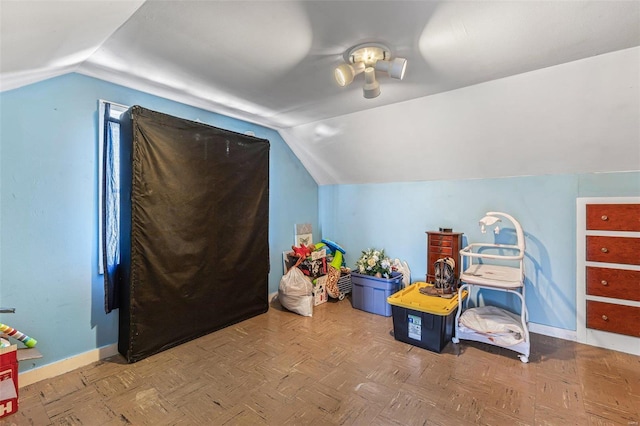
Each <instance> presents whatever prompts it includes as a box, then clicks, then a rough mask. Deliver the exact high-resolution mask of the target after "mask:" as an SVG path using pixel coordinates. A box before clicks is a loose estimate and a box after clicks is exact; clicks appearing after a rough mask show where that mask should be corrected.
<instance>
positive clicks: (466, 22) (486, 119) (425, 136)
mask: <svg viewBox="0 0 640 426" xmlns="http://www.w3.org/2000/svg"><path fill="white" fill-rule="evenodd" d="M0 7H1V8H0V14H1V25H2V26H1V28H0V31H1V32H0V36H1V45H0V49H1V50H0V72H1V76H0V77H1V78H0V84H1V89H2V90H3V91H4V90H10V89H13V88H18V87H21V86H23V85H26V84H30V83H33V82H36V81H40V80H43V79H46V78H50V77H53V76H56V75H60V74H64V73H68V72H78V73H82V74H86V75H90V76H94V77H97V78H100V79H103V80H107V81H111V82H114V83H118V84H121V85H124V86H127V87H131V88H134V89H138V90H143V91H146V92H149V93H153V94H156V95H159V96H163V97H166V98H169V99H174V100H177V101H180V102H184V103H188V104H191V105H194V106H197V107H200V108H203V109H206V110H210V111H215V112H219V113H221V114H225V115H229V116H232V117H236V118H240V119H243V120H247V121H250V122H255V123H258V124H262V125H265V126H268V127H272V128H275V129H277V130H279V131H280V133H281V135H282V136H283V138H284V139H285V140H286V142H287V143H288V144H289V145H290V146H291V148H292V149H293V151H294V152H295V153H296V155H298V157H299V158H300V159H301V161H302V162H303V164H305V166H306V167H307V169H308V170H309V171H310V173H311V174H312V175H313V176H314V178H315V179H316V181H317V182H318V183H319V184H332V183H363V182H389V181H416V180H432V179H456V178H478V177H491V176H512V175H523V174H545V173H567V172H593V171H616V170H631V169H640V151H639V150H640V148H638V147H639V146H640V140H639V138H640V135H639V133H640V130H639V129H640V125H638V118H637V116H638V115H640V106H639V105H640V84H639V83H640V81H639V80H640V74H639V73H640V71H639V69H640V67H639V64H638V62H639V61H640V59H639V50H638V46H639V45H640V2H637V1H510V2H503V1H473V2H458V1H397V0H396V1H365V0H363V1H269V0H265V1H190V0H183V1H156V0H147V1H55V0H53V1H52V0H49V1H7V0H0ZM368 41H376V42H383V43H385V44H387V45H388V46H389V47H390V48H391V50H392V53H393V54H394V55H396V56H400V57H404V58H406V59H407V60H408V67H407V73H406V77H405V79H404V80H403V81H398V80H392V79H389V78H387V77H385V76H384V75H380V76H379V81H380V85H381V90H382V94H381V95H380V96H379V97H377V98H375V99H364V98H363V97H362V76H359V77H357V78H356V81H354V83H353V84H352V85H350V86H348V87H346V88H340V87H339V86H338V85H337V84H336V83H335V82H334V80H333V69H334V68H335V67H336V66H337V65H338V64H340V63H341V62H342V60H343V57H342V55H343V53H344V52H345V50H347V49H348V48H350V47H352V46H354V45H356V44H358V43H362V42H368ZM601 80H603V81H606V84H602V85H600V84H598V83H597V82H598V81H601ZM594 82H596V84H594ZM611 111H617V112H619V114H610V113H611ZM605 121H606V123H605ZM610 129H614V131H613V132H610V131H609V130H610ZM605 133H609V135H608V136H607V137H608V138H609V140H608V141H607V143H608V145H609V146H608V148H611V146H613V154H615V156H614V155H610V156H608V157H607V158H606V159H604V158H603V155H602V152H603V150H602V138H603V137H605ZM611 133H613V134H611ZM607 152H608V153H611V152H612V151H611V149H609V150H607ZM443 158H455V159H456V166H455V167H445V166H444V165H443V164H442V161H440V162H438V160H441V159H443ZM427 164H428V166H426V165H427Z"/></svg>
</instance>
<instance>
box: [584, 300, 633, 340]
mask: <svg viewBox="0 0 640 426" xmlns="http://www.w3.org/2000/svg"><path fill="white" fill-rule="evenodd" d="M639 324H640V308H637V307H635V306H624V305H615V304H613V303H603V302H594V301H593V300H587V327H588V328H593V329H596V330H602V331H609V332H612V333H619V334H626V335H629V336H634V337H640V326H639Z"/></svg>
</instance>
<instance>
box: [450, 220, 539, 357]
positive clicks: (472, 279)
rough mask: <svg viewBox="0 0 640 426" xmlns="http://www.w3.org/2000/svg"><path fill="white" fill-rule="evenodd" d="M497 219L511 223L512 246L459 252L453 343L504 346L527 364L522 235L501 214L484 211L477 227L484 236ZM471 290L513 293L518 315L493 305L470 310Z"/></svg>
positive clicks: (470, 247) (471, 246) (480, 246)
mask: <svg viewBox="0 0 640 426" xmlns="http://www.w3.org/2000/svg"><path fill="white" fill-rule="evenodd" d="M500 218H504V219H507V220H509V221H511V222H512V223H513V226H514V228H515V231H516V239H517V242H516V244H515V245H507V244H493V243H474V244H469V245H468V246H467V247H465V248H463V249H462V250H460V266H461V269H463V271H464V272H462V273H461V275H460V283H461V285H460V287H459V289H458V312H457V314H456V320H455V337H453V339H452V341H453V343H459V342H460V340H463V339H464V340H473V341H476V342H483V343H488V344H490V345H495V346H500V347H504V348H507V349H510V350H513V351H515V352H518V353H519V355H518V357H519V358H520V360H521V361H522V362H525V363H526V362H529V351H530V341H529V328H528V325H527V323H528V321H529V314H528V312H527V306H526V304H525V286H524V252H525V242H524V232H523V231H522V227H521V226H520V223H518V221H517V220H515V219H514V218H513V217H512V216H510V215H508V214H506V213H501V212H487V215H486V216H485V217H483V218H482V219H481V220H480V227H481V231H482V233H485V232H486V230H485V228H486V227H487V226H492V225H494V224H495V223H496V222H500V221H501V219H500ZM494 232H495V233H496V234H498V233H499V232H500V228H499V227H498V226H496V227H495V230H494ZM496 252H497V253H496ZM465 264H466V265H467V266H466V269H464V268H465ZM472 289H488V290H496V291H502V292H506V293H509V294H515V295H516V296H517V297H518V299H519V300H520V302H521V308H520V316H519V317H518V315H516V314H514V313H512V312H509V311H507V310H504V309H501V308H498V307H494V306H480V307H474V308H469V307H468V306H469V299H471V297H470V296H471V290H472ZM465 290H467V291H469V297H468V298H467V300H466V301H463V298H462V294H463V292H464V291H465ZM476 295H477V292H476ZM463 305H464V306H463ZM465 307H466V309H465ZM463 311H464V312H463Z"/></svg>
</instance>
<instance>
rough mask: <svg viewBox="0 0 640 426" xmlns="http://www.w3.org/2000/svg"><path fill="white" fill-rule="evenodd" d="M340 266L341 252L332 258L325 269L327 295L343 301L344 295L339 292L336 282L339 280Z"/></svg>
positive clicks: (337, 252)
mask: <svg viewBox="0 0 640 426" xmlns="http://www.w3.org/2000/svg"><path fill="white" fill-rule="evenodd" d="M341 265H342V252H340V251H337V250H336V253H335V255H334V257H333V260H332V261H331V263H330V264H329V267H328V268H327V269H328V270H327V294H328V295H329V297H333V298H334V299H338V300H342V299H344V293H342V292H341V291H340V288H339V287H338V280H339V279H340V266H341Z"/></svg>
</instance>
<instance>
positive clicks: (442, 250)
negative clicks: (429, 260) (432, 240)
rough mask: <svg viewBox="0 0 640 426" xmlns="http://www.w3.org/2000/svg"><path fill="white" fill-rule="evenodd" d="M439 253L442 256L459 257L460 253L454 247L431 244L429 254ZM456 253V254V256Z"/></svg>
mask: <svg viewBox="0 0 640 426" xmlns="http://www.w3.org/2000/svg"><path fill="white" fill-rule="evenodd" d="M432 254H439V255H441V256H440V257H446V256H450V257H457V255H458V253H454V252H453V247H443V246H431V245H430V246H429V255H432ZM454 254H455V255H456V256H454Z"/></svg>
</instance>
